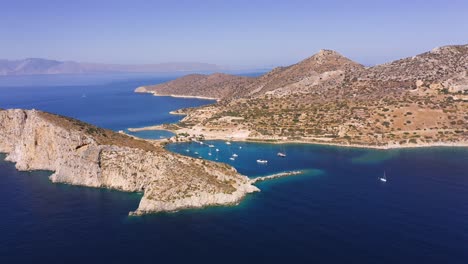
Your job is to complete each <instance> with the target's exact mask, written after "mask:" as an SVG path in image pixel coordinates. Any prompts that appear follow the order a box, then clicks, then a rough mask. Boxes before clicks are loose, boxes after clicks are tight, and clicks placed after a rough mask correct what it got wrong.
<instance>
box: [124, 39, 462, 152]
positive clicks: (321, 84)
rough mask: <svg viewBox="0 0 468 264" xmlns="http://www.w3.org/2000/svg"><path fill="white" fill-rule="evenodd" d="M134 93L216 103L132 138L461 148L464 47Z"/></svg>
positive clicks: (204, 79)
mask: <svg viewBox="0 0 468 264" xmlns="http://www.w3.org/2000/svg"><path fill="white" fill-rule="evenodd" d="M135 91H136V92H146V93H152V94H154V95H157V96H165V95H166V96H198V97H208V98H214V99H218V100H219V101H218V102H217V103H216V104H213V105H208V106H203V107H199V108H192V109H182V110H179V111H175V112H174V113H175V114H184V115H186V117H185V118H184V119H183V120H182V121H181V122H179V123H178V124H169V125H162V126H154V127H146V128H136V129H133V130H134V131H138V130H151V129H167V130H170V131H173V132H175V133H178V134H184V135H187V134H188V135H200V134H203V135H204V136H205V138H207V139H233V140H251V141H266V142H271V143H282V142H298V143H319V144H331V145H340V146H358V147H372V148H382V149H387V148H401V147H421V146H468V125H467V124H468V45H453V46H444V47H439V48H435V49H433V50H431V51H429V52H426V53H423V54H420V55H417V56H413V57H409V58H404V59H400V60H397V61H393V62H390V63H385V64H382V65H377V66H373V67H364V66H363V65H361V64H359V63H356V62H354V61H352V60H350V59H348V58H346V57H344V56H342V55H341V54H339V53H338V52H335V51H332V50H321V51H320V52H318V53H317V54H315V55H313V56H312V57H310V58H307V59H305V60H303V61H301V62H299V63H297V64H294V65H291V66H287V67H278V68H276V69H273V70H272V71H270V72H268V73H266V74H264V75H262V76H260V77H256V78H248V77H239V76H233V75H227V74H212V75H188V76H185V77H181V78H179V79H176V80H173V81H170V82H167V83H163V84H158V85H153V86H144V87H138V88H137V89H136V90H135ZM176 140H180V138H179V137H177V138H176Z"/></svg>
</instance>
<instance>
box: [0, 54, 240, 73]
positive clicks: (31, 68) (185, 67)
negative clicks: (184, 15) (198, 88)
mask: <svg viewBox="0 0 468 264" xmlns="http://www.w3.org/2000/svg"><path fill="white" fill-rule="evenodd" d="M227 70H232V69H231V68H228V67H225V66H220V65H215V64H209V63H199V62H171V63H159V64H141V65H137V64H136V65H124V64H100V63H80V62H75V61H57V60H48V59H41V58H29V59H24V60H0V76H2V75H3V76H9V75H35V74H38V75H39V74H49V75H50V74H85V73H175V72H217V71H227Z"/></svg>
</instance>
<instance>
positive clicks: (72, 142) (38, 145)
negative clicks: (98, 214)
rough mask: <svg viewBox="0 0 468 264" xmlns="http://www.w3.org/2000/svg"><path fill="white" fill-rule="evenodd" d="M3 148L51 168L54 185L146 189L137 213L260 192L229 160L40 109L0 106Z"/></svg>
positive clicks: (22, 162)
mask: <svg viewBox="0 0 468 264" xmlns="http://www.w3.org/2000/svg"><path fill="white" fill-rule="evenodd" d="M0 152H3V153H7V156H6V160H8V161H11V162H14V163H16V168H17V169H18V170H22V171H29V170H49V171H52V172H53V174H52V175H51V176H50V180H51V181H52V182H56V183H66V184H71V185H80V186H88V187H96V188H109V189H115V190H121V191H126V192H142V193H143V198H142V199H141V201H140V204H139V206H138V208H137V209H136V210H135V211H134V212H130V214H132V215H142V214H146V213H154V212H161V211H175V210H179V209H184V208H198V207H204V206H211V205H226V204H237V203H238V202H239V201H240V200H241V199H242V198H243V197H244V196H245V195H246V194H248V193H252V192H256V191H259V189H258V188H257V187H255V186H254V185H252V181H251V180H250V179H249V178H248V177H246V176H243V175H240V174H239V173H238V172H237V171H236V170H235V169H234V168H232V167H230V166H228V165H226V164H222V163H215V162H210V161H205V160H199V159H194V158H190V157H186V156H182V155H178V154H175V153H172V152H169V151H167V150H165V149H164V148H163V147H162V146H161V145H160V144H159V143H158V142H150V141H145V140H139V139H135V138H132V137H130V136H128V135H125V134H121V133H115V132H113V131H110V130H106V129H101V128H98V127H95V126H92V125H89V124H86V123H83V122H81V121H78V120H75V119H71V118H67V117H63V116H58V115H54V114H50V113H46V112H41V111H36V110H21V109H12V110H0Z"/></svg>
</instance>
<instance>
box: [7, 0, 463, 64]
mask: <svg viewBox="0 0 468 264" xmlns="http://www.w3.org/2000/svg"><path fill="white" fill-rule="evenodd" d="M0 18H1V19H0V58H2V59H23V58H48V59H57V60H74V61H80V62H100V63H119V64H142V63H161V62H206V63H215V64H219V65H230V66H246V67H265V66H278V65H289V64H292V63H296V62H298V61H300V60H302V59H305V58H307V57H309V56H311V55H313V54H314V53H316V52H318V51H319V50H320V49H333V50H336V51H338V52H340V53H341V54H343V55H344V56H346V57H348V58H351V59H353V60H355V61H357V62H360V63H362V64H365V65H374V64H379V63H384V62H388V61H391V60H395V59H399V58H402V57H407V56H413V55H416V54H419V53H422V52H425V51H428V50H431V49H432V48H434V47H437V46H443V45H450V44H466V43H468V1H466V0H464V1H462V0H445V1H433V0H425V1H422V0H405V1H403V0H393V1H387V0H381V1H379V0H361V1H359V0H358V1H351V0H348V1H344V0H327V1H312V0H310V1H300V0H288V1H274V0H270V1H263V0H235V1H223V0H218V1H214V0H206V1H204V0H198V1H195V0H194V1H177V0H173V1H163V0H160V1H159V0H153V1H142V0H132V1H129V0H125V1H120V0H112V1H111V0H109V1H107V0H93V1H89V0H80V1H71V0H29V1H26V0H0Z"/></svg>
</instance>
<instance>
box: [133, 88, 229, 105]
mask: <svg viewBox="0 0 468 264" xmlns="http://www.w3.org/2000/svg"><path fill="white" fill-rule="evenodd" d="M135 92H136V93H149V94H152V95H153V96H160V97H161V96H167V97H174V98H185V99H201V100H214V101H216V102H219V101H220V100H221V99H220V98H215V97H207V96H197V95H179V94H158V93H156V92H155V91H148V90H146V87H145V86H141V87H138V88H137V89H135Z"/></svg>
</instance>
